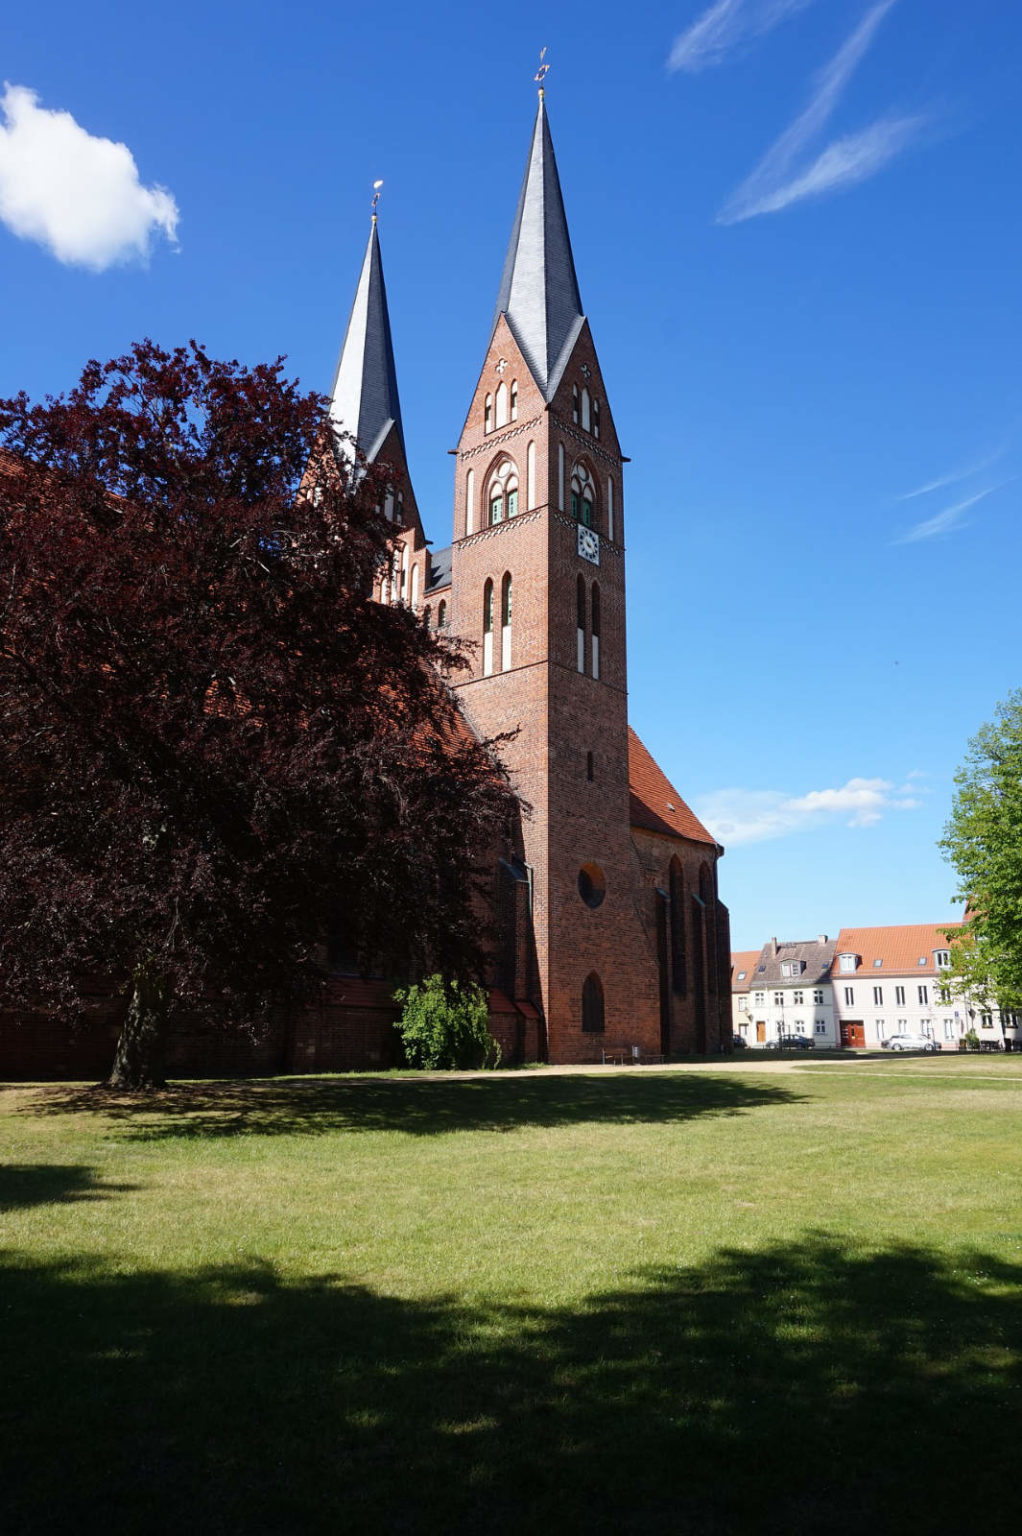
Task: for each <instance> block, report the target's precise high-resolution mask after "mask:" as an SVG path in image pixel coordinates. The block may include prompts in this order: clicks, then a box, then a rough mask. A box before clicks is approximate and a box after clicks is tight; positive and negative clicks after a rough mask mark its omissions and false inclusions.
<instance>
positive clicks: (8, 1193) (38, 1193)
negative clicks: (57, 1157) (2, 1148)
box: [0, 1163, 134, 1211]
mask: <svg viewBox="0 0 1022 1536" xmlns="http://www.w3.org/2000/svg"><path fill="white" fill-rule="evenodd" d="M132 1188H134V1186H133V1185H131V1184H101V1183H99V1182H98V1181H97V1178H96V1170H95V1169H94V1168H89V1167H87V1166H86V1165H85V1164H83V1163H5V1164H0V1211H16V1210H24V1209H25V1208H26V1207H28V1206H32V1205H56V1204H68V1203H69V1202H70V1201H74V1200H105V1199H107V1197H108V1196H109V1195H114V1194H123V1193H124V1192H125V1191H127V1190H130V1189H132Z"/></svg>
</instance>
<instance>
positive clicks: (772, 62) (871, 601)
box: [0, 0, 1022, 948]
mask: <svg viewBox="0 0 1022 1536" xmlns="http://www.w3.org/2000/svg"><path fill="white" fill-rule="evenodd" d="M544 44H545V45H546V46H547V48H548V53H547V59H548V61H549V63H550V64H551V72H550V76H549V79H548V82H547V85H548V92H547V103H548V107H549V112H550V121H551V127H552V131H553V135H554V142H555V145H556V149H557V155H558V162H559V166H560V171H561V179H562V183H563V186H564V193H565V201H566V204H567V210H568V218H569V221H570V224H571V229H572V236H573V241H574V247H575V257H576V263H577V266H578V270H579V281H580V286H581V290H582V297H583V302H584V305H585V307H586V310H587V312H588V314H589V316H590V319H591V321H592V325H593V330H594V335H595V339H596V344H597V347H598V348H599V351H600V357H601V362H602V366H603V372H604V375H605V377H606V380H607V383H608V389H609V393H610V405H611V409H612V410H613V412H614V416H615V420H616V422H617V425H618V430H619V433H620V436H621V439H622V442H623V446H624V449H625V452H626V453H628V454H629V455H630V456H631V458H632V461H633V462H632V464H631V466H630V468H629V477H628V480H627V482H626V516H627V519H628V523H627V528H628V580H629V615H628V619H629V669H630V686H631V706H630V707H631V716H632V721H633V724H634V725H635V727H636V729H637V730H638V731H639V733H640V735H641V736H643V738H644V739H645V740H646V742H647V744H648V745H649V747H650V748H651V750H652V751H653V752H654V754H655V756H656V757H657V758H658V759H659V761H660V762H661V763H662V765H663V766H664V768H665V770H666V771H667V772H668V774H669V775H670V776H671V777H672V778H673V779H674V781H675V782H676V784H677V786H678V788H679V789H680V791H681V792H682V793H683V794H684V795H685V797H686V799H688V800H689V801H690V803H692V805H693V806H694V807H695V808H696V809H697V811H699V812H700V813H701V814H702V815H703V817H704V819H706V820H707V821H708V822H709V824H710V825H711V826H712V828H713V830H714V831H716V832H717V833H718V835H719V836H720V837H721V839H722V841H723V842H724V843H725V844H726V845H727V848H728V853H727V857H726V858H725V860H724V863H723V865H722V868H721V890H722V895H723V897H724V899H725V900H726V901H727V902H728V904H729V905H730V907H731V910H732V925H733V940H734V944H735V947H736V948H738V947H748V948H751V947H754V946H758V945H759V944H760V943H761V942H762V941H763V939H765V938H767V937H769V936H770V935H771V934H777V935H778V937H784V938H804V937H808V936H810V935H814V934H816V933H817V932H829V933H835V932H836V931H837V928H838V927H839V926H840V925H841V924H843V923H844V924H849V925H864V924H874V923H875V924H880V923H895V922H925V921H939V920H941V919H943V918H948V917H952V916H954V915H956V909H955V907H954V906H953V904H952V902H951V896H952V893H953V889H954V880H953V876H952V873H951V871H950V870H949V869H948V868H947V866H946V865H945V864H944V863H943V862H942V860H941V858H940V855H939V853H938V852H937V850H936V847H935V842H936V839H937V838H938V837H939V835H940V830H941V827H942V825H943V822H944V820H945V818H946V815H947V811H948V807H949V803H950V796H951V791H952V776H953V773H954V769H955V766H956V765H957V763H958V762H960V761H961V759H962V757H963V755H964V750H965V746H966V741H967V738H968V737H969V736H970V735H971V734H972V733H973V732H974V731H975V730H976V729H977V728H978V727H979V726H980V725H981V724H982V723H983V721H985V720H987V719H989V718H990V717H991V716H992V714H993V711H994V707H995V704H996V702H997V700H998V699H1000V698H1002V697H1004V695H1005V694H1006V693H1007V692H1008V691H1009V690H1010V689H1012V688H1013V687H1015V686H1016V685H1017V684H1018V683H1019V681H1020V676H1019V673H1020V668H1019V664H1018V657H1019V650H1020V647H1019V632H1020V628H1022V620H1020V611H1019V610H1020V605H1019V599H1018V584H1019V568H1020V558H1019V557H1020V553H1022V551H1020V537H1019V531H1018V529H1019V522H1018V512H1019V504H1020V496H1022V479H1020V478H1019V476H1020V475H1022V380H1020V378H1019V358H1020V356H1022V334H1020V330H1022V327H1020V314H1019V253H1020V251H1022V228H1020V225H1022V200H1020V197H1019V188H1020V186H1022V165H1020V163H1019V162H1020V160H1022V99H1020V93H1019V91H1018V86H1017V82H1018V79H1019V76H1020V72H1022V8H1020V7H1019V6H1018V5H1017V4H1016V3H1014V0H971V3H970V4H969V5H964V4H962V0H873V3H871V0H716V3H707V4H703V3H698V0H692V3H688V0H685V3H680V0H679V3H678V4H673V5H665V4H644V3H641V0H639V3H635V4H633V5H631V6H629V7H628V8H627V12H626V13H623V12H622V10H621V8H620V7H612V6H611V5H610V4H608V3H606V0H588V3H587V4H585V5H582V4H575V3H562V4H560V5H558V6H557V7H556V8H553V9H551V8H550V7H548V6H540V5H531V4H529V3H527V0H526V3H522V4H520V5H518V6H517V7H515V8H514V10H513V13H512V14H510V15H509V14H508V13H507V10H506V8H504V7H500V8H498V7H490V8H486V7H480V6H478V5H471V6H469V5H461V4H454V5H448V6H444V7H441V8H439V9H436V8H432V9H429V10H426V9H424V8H422V7H418V6H411V5H408V4H407V3H406V0H399V3H397V4H393V5H391V6H389V7H368V6H365V5H358V6H355V5H350V4H347V3H344V0H342V3H338V4H335V5H333V6H332V7H322V6H313V5H311V4H307V3H304V0H295V3H291V4H289V5H287V6H283V5H265V4H264V5H260V4H258V3H248V4H245V5H242V4H236V3H218V0H205V3H203V4H201V5H200V4H198V3H194V0H178V3H177V4H175V5H174V6H173V7H171V6H166V7H163V6H161V7H140V6H137V5H131V6H128V5H126V4H123V3H115V0H107V3H103V0H93V3H92V4H90V5H89V6H88V7H82V6H81V5H80V4H75V5H71V4H68V3H65V0H51V4H50V5H48V6H46V7H43V6H37V7H18V8H17V9H16V12H15V8H12V7H7V8H5V11H4V14H3V15H2V16H0V79H2V80H6V81H7V82H8V89H7V90H6V93H5V96H4V98H3V103H4V112H3V114H0V221H2V222H0V295H2V316H3V324H2V330H0V394H7V393H10V392H13V391H14V390H17V389H21V388H24V389H26V390H28V391H29V393H30V394H33V395H41V394H44V393H46V392H56V391H59V390H61V389H64V388H67V387H68V386H69V385H70V384H71V383H72V382H73V380H74V379H75V377H76V376H77V374H78V372H79V370H80V368H81V365H82V363H83V362H84V361H85V359H86V358H88V357H90V356H96V357H100V358H105V357H108V356H111V355H114V354H116V353H118V352H120V351H122V350H124V349H125V348H126V347H127V346H128V345H129V344H130V342H131V341H132V340H134V339H136V338H138V337H141V336H143V335H152V336H154V337H155V338H157V339H158V340H159V341H161V342H164V343H167V344H173V343H176V342H178V341H181V340H183V339H186V338H187V337H189V336H196V337H198V338H200V339H201V340H203V341H204V342H205V343H206V345H207V346H208V347H210V348H211V349H212V350H213V351H214V352H218V353H221V354H225V355H230V356H237V357H240V358H242V359H244V360H246V361H251V362H255V361H258V360H261V359H263V358H266V357H268V356H274V355H276V354H277V353H280V352H283V353H287V354H288V357H289V360H290V367H291V368H292V370H293V371H294V372H295V373H296V374H297V375H298V376H299V377H300V378H301V379H302V380H303V381H304V382H305V383H306V384H307V385H308V386H309V387H317V388H322V389H325V388H327V387H328V385H329V383H330V380H331V377H332V372H333V367H334V364H335V361H336V355H337V350H338V347H339V344H340V340H341V336H342V334H343V329H344V323H345V319H346V312H347V309H348V306H349V305H350V302H351V298H352V294H353V291H354V285H355V280H356V276H357V272H358V267H359V263H360V261H361V256H362V251H363V247H364V243H365V237H366V233H367V217H368V205H369V197H370V188H371V183H372V181H373V180H374V179H375V178H377V177H383V178H384V181H385V186H384V189H383V203H382V207H381V235H382V241H383V251H384V261H385V265H386V271H387V281H388V288H389V295H390V302H391V313H392V320H393V326H394V336H395V350H396V353H397V364H398V374H399V381H400V387H401V394H402V403H403V410H404V417H405V429H406V435H407V439H408V447H409V453H410V458H411V464H412V472H413V476H414V479H415V484H416V490H417V495H418V499H419V503H420V506H421V507H422V508H423V511H424V516H425V519H426V522H427V531H428V532H429V534H430V535H431V536H432V537H433V538H434V540H435V541H436V543H437V544H438V545H440V544H443V543H446V542H447V540H448V539H449V537H450V517H451V512H450V507H451V474H452V471H451V460H450V459H449V458H448V456H447V453H446V450H447V449H448V448H450V447H453V445H454V443H455V441H456V440H457V436H458V433H459V430H460V427H461V423H462V420H463V417H464V412H465V410H466V407H467V404H468V400H469V397H470V394H471V391H472V387H473V385H474V383H475V379H476V375H477V371H478V368H479V366H480V363H481V359H482V354H483V349H484V346H485V343H486V340H487V334H488V327H489V323H490V319H491V315H492V306H493V301H494V296H495V294H496V290H497V286H498V282H499V277H500V268H501V262H502V259H503V254H504V248H505V245H506V242H507V237H508V233H509V230H510V223H511V218H512V214H513V210H514V204H515V198H516V196H517V191H518V186H519V182H520V179H521V174H522V169H523V166H524V160H525V154H526V149H527V146H528V141H529V135H530V131H531V125H532V117H533V111H534V103H535V95H534V87H533V85H532V83H531V78H532V74H533V72H534V70H535V68H536V63H537V56H538V52H539V49H540V47H541V46H543V45H544ZM54 113H56V114H67V116H64V117H54V116H52V115H51V114H54ZM98 139H106V140H109V141H111V142H112V143H113V144H120V145H123V146H125V147H126V148H125V150H123V151H115V150H111V149H110V148H104V146H102V145H97V144H96V143H95V141H96V140H98Z"/></svg>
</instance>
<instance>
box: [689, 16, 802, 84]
mask: <svg viewBox="0 0 1022 1536" xmlns="http://www.w3.org/2000/svg"><path fill="white" fill-rule="evenodd" d="M812 4H813V0H716V3H715V4H713V5H711V6H710V7H709V8H708V9H707V10H705V11H703V13H702V15H700V16H697V17H696V20H695V21H694V22H693V23H692V25H691V26H690V27H687V28H686V30H685V31H684V32H681V33H679V35H678V36H677V37H676V38H675V39H674V44H673V46H672V48H671V52H670V54H669V56H668V59H667V68H668V69H670V70H684V71H685V73H686V74H690V75H695V74H698V73H699V71H700V70H701V69H712V68H713V66H714V65H715V64H722V63H723V61H724V59H725V58H726V57H727V55H728V54H729V53H730V52H731V51H732V50H733V49H734V48H736V47H737V46H738V44H739V43H743V42H745V41H746V40H747V39H750V38H753V37H762V36H763V35H764V33H766V32H772V31H773V29H774V28H775V27H777V26H779V25H780V24H781V22H782V21H786V20H787V18H788V17H789V16H794V15H795V14H796V13H797V12H798V11H804V10H805V9H806V7H807V6H809V5H812Z"/></svg>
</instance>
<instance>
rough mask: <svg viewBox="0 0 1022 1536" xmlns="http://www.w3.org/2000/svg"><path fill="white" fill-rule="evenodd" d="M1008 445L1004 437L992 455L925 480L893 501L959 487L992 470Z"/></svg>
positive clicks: (907, 499) (912, 499) (909, 499)
mask: <svg viewBox="0 0 1022 1536" xmlns="http://www.w3.org/2000/svg"><path fill="white" fill-rule="evenodd" d="M1010 444H1011V435H1009V436H1008V437H1006V438H1005V440H1004V442H1002V443H1000V444H999V445H998V446H997V447H996V448H995V449H994V451H993V452H992V453H988V454H987V455H986V456H985V457H984V458H982V459H977V460H976V461H975V463H973V464H967V465H966V466H965V468H964V469H953V470H951V471H950V472H949V473H948V474H946V475H938V476H937V478H936V479H935V480H927V482H926V484H925V485H917V486H916V488H915V490H913V491H903V492H902V494H901V495H900V496H896V497H895V498H894V499H895V501H914V500H915V498H916V497H917V496H929V494H930V492H931V491H943V490H946V489H947V487H948V486H949V485H960V484H961V482H962V481H963V480H971V479H972V477H973V476H974V475H982V474H983V473H984V471H986V470H988V469H992V468H993V466H994V465H995V464H996V463H997V461H998V460H999V459H1003V457H1004V455H1005V454H1006V453H1007V451H1008V448H1009V446H1010Z"/></svg>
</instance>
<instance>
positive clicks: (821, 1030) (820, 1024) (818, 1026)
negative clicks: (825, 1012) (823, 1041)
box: [813, 1019, 827, 1035]
mask: <svg viewBox="0 0 1022 1536" xmlns="http://www.w3.org/2000/svg"><path fill="white" fill-rule="evenodd" d="M813 1033H814V1034H816V1035H825V1034H826V1033H827V1021H826V1019H817V1021H816V1023H815V1024H814V1025H813Z"/></svg>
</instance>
